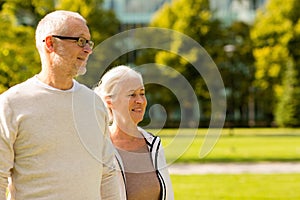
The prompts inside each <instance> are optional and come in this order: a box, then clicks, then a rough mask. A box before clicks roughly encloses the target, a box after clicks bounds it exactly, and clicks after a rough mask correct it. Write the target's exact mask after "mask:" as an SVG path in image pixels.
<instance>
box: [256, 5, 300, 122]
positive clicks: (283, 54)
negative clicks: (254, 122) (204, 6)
mask: <svg viewBox="0 0 300 200" xmlns="http://www.w3.org/2000/svg"><path fill="white" fill-rule="evenodd" d="M299 9H300V1H298V0H289V1H285V2H284V3H282V1H280V0H269V1H268V3H267V6H266V8H265V9H264V10H261V11H259V12H258V14H257V18H256V22H255V24H254V27H253V29H252V31H251V38H252V41H253V43H254V45H255V48H254V50H253V54H254V57H255V66H256V73H255V78H256V86H257V88H258V89H259V90H258V91H257V93H258V94H259V96H260V105H259V109H260V110H262V112H263V114H264V115H265V116H269V118H270V120H273V118H274V115H282V113H279V112H276V113H275V110H276V107H277V104H278V103H279V104H280V106H279V107H282V106H283V103H282V102H281V103H280V101H285V102H286V101H287V100H291V99H292V98H291V97H283V95H291V94H297V92H296V93H294V92H288V94H286V92H284V91H285V90H286V88H284V87H283V85H284V82H286V80H284V79H289V78H290V77H289V76H287V75H284V74H285V73H287V74H290V73H291V72H289V71H293V69H289V70H288V69H287V66H288V65H291V66H295V67H294V68H295V69H294V70H295V73H296V74H299V70H300V69H299V60H300V59H299V48H298V47H297V45H298V46H299V40H300V39H299V26H300V25H299V24H300V20H299V17H300V13H299ZM291 62H292V63H291ZM290 63H291V64H290ZM292 74H293V73H292ZM299 87H300V85H299V83H294V86H293V87H292V88H294V89H295V90H297V89H298V88H299ZM293 98H295V96H294V95H293ZM296 98H297V99H299V96H298V97H296ZM286 103H287V102H286ZM286 103H284V104H286ZM293 109H296V110H299V109H300V107H298V106H293ZM293 109H288V110H289V112H291V113H290V114H287V115H293V114H292V113H296V112H295V111H292V110H293ZM278 110H282V109H278ZM278 110H277V111H278ZM285 112H287V110H286V111H285ZM276 119H280V117H279V116H278V117H276ZM286 119H287V118H286ZM279 123H280V124H282V122H279ZM298 123H299V125H300V120H299V122H298Z"/></svg>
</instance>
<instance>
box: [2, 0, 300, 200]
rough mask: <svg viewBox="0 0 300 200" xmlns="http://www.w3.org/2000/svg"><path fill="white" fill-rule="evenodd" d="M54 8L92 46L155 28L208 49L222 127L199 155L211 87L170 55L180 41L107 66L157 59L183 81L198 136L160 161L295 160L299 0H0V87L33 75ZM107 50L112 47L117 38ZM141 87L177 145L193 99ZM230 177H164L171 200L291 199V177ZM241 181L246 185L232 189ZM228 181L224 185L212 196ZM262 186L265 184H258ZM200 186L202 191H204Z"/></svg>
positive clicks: (91, 77)
mask: <svg viewBox="0 0 300 200" xmlns="http://www.w3.org/2000/svg"><path fill="white" fill-rule="evenodd" d="M56 9H67V10H73V11H78V12H79V13H81V14H82V15H83V16H84V17H85V18H86V19H87V21H88V25H89V27H90V29H91V34H92V39H93V40H94V41H95V43H96V46H97V45H99V44H101V42H103V41H105V40H106V39H108V38H110V37H112V36H114V35H116V34H118V33H120V32H122V31H126V30H130V29H133V28H140V27H158V28H167V29H170V30H174V31H178V32H180V33H183V34H185V35H187V36H189V37H190V38H192V39H194V40H195V41H197V42H198V43H199V44H200V45H201V46H202V47H203V48H204V49H205V50H206V51H207V53H208V54H209V55H210V56H211V58H212V59H213V61H214V63H215V64H216V66H217V67H218V70H219V72H220V74H221V77H222V80H223V82H224V86H225V90H224V96H226V100H227V104H226V105H227V107H226V118H225V123H224V127H225V129H224V131H225V132H224V131H222V133H221V135H220V137H219V138H218V141H217V142H216V144H215V146H214V148H213V149H212V151H211V152H210V153H209V154H208V155H207V156H206V157H205V158H199V149H201V144H202V143H203V141H204V138H205V134H206V132H205V130H206V129H207V128H208V127H209V123H210V117H211V114H212V113H211V99H210V94H209V91H208V89H207V86H206V83H205V81H204V80H203V77H201V75H200V74H199V73H198V71H197V70H195V69H194V68H193V66H192V64H191V63H189V62H186V60H184V59H183V58H182V57H180V56H179V55H178V54H176V52H179V50H180V48H181V46H180V44H181V43H180V41H177V43H176V44H174V45H172V48H173V49H172V52H173V53H170V52H167V51H163V50H159V49H146V50H145V49H143V50H134V51H131V52H129V53H126V54H124V55H122V56H120V57H119V58H118V59H116V60H115V61H114V62H113V63H111V64H110V67H113V66H116V65H119V64H127V65H130V66H132V67H137V68H138V67H139V66H140V65H143V64H145V63H159V64H161V65H165V66H169V67H172V68H174V69H175V70H177V71H178V72H180V74H181V75H183V76H184V77H185V78H186V80H188V81H189V84H190V86H191V87H192V88H193V90H194V92H195V94H196V96H197V99H198V102H199V105H198V106H199V108H197V110H198V109H199V110H200V119H199V122H197V124H198V128H199V132H201V133H198V132H197V133H196V136H195V135H192V141H193V142H192V144H191V145H188V146H186V147H187V149H186V151H185V152H183V153H184V154H183V155H182V156H180V157H176V158H175V159H174V158H172V155H171V153H172V152H166V153H167V158H168V159H172V160H175V161H174V162H175V163H178V162H181V163H186V162H194V163H203V162H214V163H220V164H221V163H223V162H278V161H280V162H299V161H300V150H299V148H300V142H299V137H300V136H299V129H298V127H299V125H300V117H299V114H300V101H299V97H300V79H299V78H298V77H299V72H300V66H299V62H300V50H299V41H300V20H299V16H300V12H299V10H300V1H298V0H286V1H281V0H210V1H209V0H173V1H171V0H152V1H142V0H105V1H104V0H45V1H38V0H27V1H23V0H0V21H1V23H0V41H1V44H2V47H1V49H0V93H2V92H4V91H6V90H7V89H8V88H10V87H11V86H13V85H15V84H17V83H20V82H22V81H24V80H26V79H27V78H29V77H31V76H33V75H34V74H36V73H38V72H39V70H40V61H39V55H38V53H37V50H36V49H35V41H34V31H35V27H36V25H37V22H38V21H39V20H40V19H41V18H42V17H43V16H44V15H45V14H47V13H48V12H51V11H53V10H56ZM182 45H183V44H182ZM113 48H114V49H115V50H116V51H118V44H115V46H113ZM174 52H175V53H174ZM190 53H191V54H192V53H193V52H190ZM196 59H197V58H196ZM107 69H109V68H107ZM98 71H99V69H97V68H88V73H87V74H86V75H85V76H82V77H78V80H79V81H80V82H82V83H84V84H86V85H87V86H88V87H91V88H92V87H93V86H94V85H95V84H96V83H97V82H98V81H99V79H100V77H101V74H99V73H97V72H98ZM170 76H171V75H170ZM146 91H147V94H146V95H147V99H148V107H151V105H154V104H159V105H162V107H163V108H164V110H165V111H166V114H167V119H166V121H165V123H164V126H163V127H155V126H153V127H149V128H151V129H155V128H164V130H161V131H158V132H157V134H158V135H160V136H161V137H162V139H163V143H164V144H165V145H166V146H168V142H170V138H171V141H173V140H174V138H176V142H177V141H178V142H179V145H180V142H183V143H184V138H189V136H190V135H191V134H189V131H191V130H190V129H189V128H191V127H190V126H191V125H190V124H189V123H187V124H184V128H187V130H188V131H184V130H181V128H182V127H181V126H180V127H179V125H182V124H180V123H181V117H182V115H183V114H184V113H181V112H180V111H181V109H184V110H189V111H190V112H188V113H189V114H191V115H193V110H194V105H190V104H188V103H185V104H184V105H180V104H179V102H178V100H177V99H176V96H174V94H173V93H172V91H170V90H169V88H166V87H163V86H160V85H156V84H149V85H146ZM181 106H184V108H181ZM196 114H197V113H196ZM158 117H159V116H158ZM150 120H152V119H151V117H150V115H149V114H148V112H147V113H146V115H145V120H144V121H143V123H142V124H141V125H147V123H149V121H150ZM174 130H177V131H178V130H179V131H181V133H180V134H181V135H182V134H186V137H182V136H181V135H180V137H176V136H177V135H176V134H174ZM203 131H204V132H203ZM154 132H156V131H154ZM175 132H176V131H175ZM184 145H186V143H184ZM216 152H219V153H216ZM249 176H251V177H250V178H249ZM252 176H253V177H252ZM230 177H231V179H230V178H229V179H228V177H226V176H210V175H207V176H205V175H197V176H196V175H195V176H192V177H189V176H176V175H172V181H174V183H173V184H174V188H175V189H176V197H177V199H299V197H300V194H299V192H298V190H297V188H299V186H300V178H299V174H291V175H283V174H280V175H277V174H274V175H271V178H267V177H264V175H239V176H238V177H239V178H232V176H230ZM233 177H234V176H233ZM216 180H218V181H217V182H215V181H216ZM268 180H269V182H267V183H266V182H264V181H268ZM236 181H237V182H236ZM238 181H240V182H238ZM241 182H242V183H249V185H247V186H245V187H244V188H239V187H238V185H241ZM180 183H184V184H183V185H182V184H180ZM209 183H214V184H216V185H210V184H209ZM218 183H219V184H218ZM270 184H271V185H270ZM205 185H206V186H209V188H205V187H204V186H205ZM227 185H230V186H232V187H230V188H229V189H228V190H226V191H223V193H221V194H217V192H218V191H222V190H221V189H222V188H226V186H227ZM183 186H184V187H183ZM214 186H215V187H214ZM234 186H235V187H234ZM267 186H269V188H271V189H270V190H267V189H266V190H264V187H267ZM180 187H183V188H180ZM191 188H194V189H191ZM234 188H235V189H236V190H234ZM245 188H252V189H253V190H251V189H249V191H248V190H245ZM189 189H191V190H189ZM205 191H207V192H208V193H206V194H205ZM243 192H245V193H243ZM214 194H215V196H214ZM239 194H240V195H241V196H238V195H239ZM187 195H192V196H189V197H188V196H187ZM288 195H289V196H288ZM185 197H186V198H185Z"/></svg>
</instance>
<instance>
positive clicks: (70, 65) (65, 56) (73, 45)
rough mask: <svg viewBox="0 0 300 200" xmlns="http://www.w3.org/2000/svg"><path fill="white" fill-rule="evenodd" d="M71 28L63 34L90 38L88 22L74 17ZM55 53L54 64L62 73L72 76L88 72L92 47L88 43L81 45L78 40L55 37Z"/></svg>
mask: <svg viewBox="0 0 300 200" xmlns="http://www.w3.org/2000/svg"><path fill="white" fill-rule="evenodd" d="M69 24H70V25H69V29H68V30H67V31H66V32H65V33H64V34H63V35H61V36H68V37H82V38H84V39H86V40H90V37H91V35H90V32H89V29H88V27H87V26H86V24H85V23H84V22H82V21H80V20H76V19H72V20H70V23H69ZM53 40H54V48H55V50H54V51H55V54H54V56H53V59H52V61H53V63H52V64H53V66H54V67H55V68H57V69H58V70H59V71H61V72H62V73H66V74H67V75H70V76H72V77H75V76H77V75H82V74H84V73H85V72H86V64H87V60H88V57H89V55H90V54H91V53H92V49H91V48H90V46H89V45H88V44H86V45H85V46H84V47H81V46H79V45H78V44H77V41H76V40H65V39H64V40H62V39H59V38H53Z"/></svg>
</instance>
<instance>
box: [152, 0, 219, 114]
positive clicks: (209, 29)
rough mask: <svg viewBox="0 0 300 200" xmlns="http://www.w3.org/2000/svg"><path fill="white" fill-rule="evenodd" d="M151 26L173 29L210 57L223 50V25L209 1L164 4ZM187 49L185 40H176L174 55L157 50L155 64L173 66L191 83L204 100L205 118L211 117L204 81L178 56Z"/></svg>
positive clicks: (192, 54)
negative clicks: (213, 12) (213, 15)
mask: <svg viewBox="0 0 300 200" xmlns="http://www.w3.org/2000/svg"><path fill="white" fill-rule="evenodd" d="M150 26H154V27H160V28H168V29H172V30H174V31H178V32H181V33H183V34H185V35H187V36H189V37H190V38H192V39H194V40H195V41H196V42H198V43H199V44H200V45H201V46H202V47H203V48H204V49H205V50H206V51H207V52H208V54H209V55H210V56H211V57H215V56H216V55H218V54H220V51H219V50H220V48H219V47H220V46H221V47H223V42H222V38H223V35H222V34H223V32H222V30H221V27H220V22H219V21H217V20H215V19H213V17H212V12H211V10H210V7H209V1H207V0H177V1H173V2H172V3H170V4H165V5H164V6H163V7H162V8H161V9H160V10H159V11H158V12H157V13H156V15H155V16H154V18H153V20H152V21H151V23H150ZM184 48H186V47H185V44H184V43H183V42H182V41H180V40H178V41H175V42H174V43H173V44H171V50H172V52H173V53H171V52H166V51H158V52H156V53H155V62H156V63H160V64H163V65H166V66H170V67H173V68H174V69H175V70H177V71H178V72H179V73H180V74H181V75H183V76H184V77H185V78H186V79H187V80H188V81H189V82H190V85H191V86H192V87H193V88H194V91H195V92H196V94H197V96H198V98H199V99H200V100H201V104H202V112H203V113H204V115H202V116H206V117H209V116H210V96H209V92H208V89H207V87H206V84H205V82H204V80H203V78H202V77H201V75H200V74H199V72H198V71H197V70H196V69H195V68H194V67H193V66H192V64H191V63H189V62H187V61H186V60H185V59H184V58H182V57H180V56H178V55H179V53H178V54H176V52H180V51H181V52H182V50H183V49H184ZM221 50H222V49H221ZM184 51H185V52H186V54H187V56H189V57H191V58H193V59H200V58H197V57H196V54H195V51H194V49H185V50H184ZM174 52H175V53H174ZM183 91H184V89H183ZM186 109H189V108H186ZM190 109H192V107H191V108H190Z"/></svg>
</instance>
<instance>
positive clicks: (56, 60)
mask: <svg viewBox="0 0 300 200" xmlns="http://www.w3.org/2000/svg"><path fill="white" fill-rule="evenodd" d="M90 38H91V35H90V32H89V28H88V26H87V24H86V20H85V19H84V18H83V17H82V16H81V15H80V14H78V13H75V12H70V11H63V10H60V11H54V12H52V13H49V14H47V15H46V16H45V17H44V18H43V19H42V20H41V21H40V22H39V24H38V26H37V29H36V47H37V49H38V52H39V54H40V58H41V65H42V67H41V71H40V73H39V74H37V75H35V76H34V77H32V78H30V79H28V80H27V81H25V82H23V83H20V84H18V85H16V86H13V87H12V88H10V89H8V90H7V91H6V92H4V93H3V94H1V95H0V199H15V200H27V199H28V200H29V199H30V200H42V199H43V200H44V199H47V200H48V199H49V200H50V199H51V200H53V199H55V200H59V199H61V200H62V199H64V200H65V199H72V200H95V199H112V200H114V199H116V200H117V199H128V200H130V199H143V200H152V199H155V200H171V199H174V195H173V191H172V186H171V181H170V176H169V174H168V171H167V168H166V167H167V165H166V161H165V156H164V151H163V147H162V145H161V141H160V138H159V137H157V136H154V135H152V134H151V133H148V132H147V131H145V130H143V129H142V128H140V127H138V123H139V122H140V121H142V119H143V116H144V112H145V109H146V105H147V100H146V97H145V88H144V85H143V79H142V76H141V75H140V74H139V73H138V72H136V71H134V70H133V69H131V68H129V67H127V66H118V67H115V68H113V69H111V70H110V71H108V72H107V73H106V74H104V76H103V77H102V78H101V81H100V82H99V84H98V86H97V87H96V88H95V89H94V91H93V90H90V89H88V88H87V87H85V86H84V85H82V84H80V83H78V82H77V81H75V80H74V77H76V76H77V75H82V74H84V73H85V72H86V63H87V60H88V57H89V55H90V54H91V53H92V49H93V46H94V43H93V42H92V41H91V40H90ZM8 179H9V180H10V181H8Z"/></svg>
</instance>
